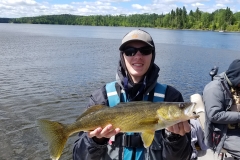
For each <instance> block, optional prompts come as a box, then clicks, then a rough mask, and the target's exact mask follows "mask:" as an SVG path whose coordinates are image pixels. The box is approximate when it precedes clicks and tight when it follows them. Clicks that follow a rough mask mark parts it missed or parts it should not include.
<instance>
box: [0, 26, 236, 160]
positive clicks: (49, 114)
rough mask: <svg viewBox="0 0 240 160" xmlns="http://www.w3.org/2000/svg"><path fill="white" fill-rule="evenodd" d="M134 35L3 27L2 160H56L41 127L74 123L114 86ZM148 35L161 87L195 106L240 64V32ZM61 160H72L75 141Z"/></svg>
mask: <svg viewBox="0 0 240 160" xmlns="http://www.w3.org/2000/svg"><path fill="white" fill-rule="evenodd" d="M132 29H134V28H128V27H92V26H66V25H33V24H0V142H1V145H0V159H1V160H9V159H14V160H43V159H49V153H48V149H47V143H46V142H45V141H44V140H43V139H42V138H41V137H40V135H39V133H38V130H37V128H36V125H35V122H36V119H39V118H48V119H51V120H56V121H60V122H63V123H73V122H74V121H75V119H76V118H77V116H78V115H79V114H81V113H82V112H83V110H84V109H85V106H86V104H87V102H88V97H89V95H90V94H91V92H92V91H93V90H95V89H96V88H99V87H100V86H102V85H103V84H105V83H107V82H111V81H114V80H115V73H116V69H117V68H116V64H117V63H118V60H119V51H118V47H119V45H120V43H121V38H122V37H123V36H124V35H125V34H126V33H127V32H129V31H130V30H132ZM143 29H145V30H146V31H148V32H149V33H150V34H151V35H152V37H153V39H154V41H155V46H156V52H157V54H156V64H157V65H158V66H159V67H160V68H161V71H160V76H159V82H161V83H165V84H169V85H172V86H174V87H175V88H177V89H178V90H179V91H180V92H181V93H182V94H183V96H184V99H185V101H189V97H190V95H192V94H194V93H200V94H201V93H202V90H203V87H204V86H205V85H206V83H208V82H209V81H210V80H211V77H210V76H209V71H210V69H211V68H212V67H213V66H218V67H219V72H222V71H225V70H226V69H227V67H228V66H229V64H230V63H231V62H232V61H233V60H234V59H236V58H240V45H239V44H240V33H226V32H224V33H219V32H211V31H186V30H162V29H151V28H143ZM76 138H77V137H76V136H73V137H71V138H70V139H69V140H68V142H67V145H66V146H65V149H64V152H63V155H62V157H61V158H60V159H61V160H70V159H71V154H72V148H73V142H74V141H75V140H76Z"/></svg>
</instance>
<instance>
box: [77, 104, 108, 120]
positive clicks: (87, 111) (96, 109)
mask: <svg viewBox="0 0 240 160" xmlns="http://www.w3.org/2000/svg"><path fill="white" fill-rule="evenodd" d="M106 107H107V108H108V106H105V105H94V106H91V107H89V108H88V109H87V110H86V111H85V112H83V113H82V114H81V115H80V116H79V117H78V118H77V119H76V121H78V120H79V119H81V118H82V117H84V116H86V115H88V114H90V113H92V112H95V111H98V110H101V109H104V108H106Z"/></svg>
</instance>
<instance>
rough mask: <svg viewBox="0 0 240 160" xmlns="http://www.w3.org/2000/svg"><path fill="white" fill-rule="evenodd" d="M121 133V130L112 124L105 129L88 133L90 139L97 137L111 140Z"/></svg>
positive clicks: (97, 129)
mask: <svg viewBox="0 0 240 160" xmlns="http://www.w3.org/2000/svg"><path fill="white" fill-rule="evenodd" d="M119 132H120V129H119V128H115V129H114V128H113V126H112V125H111V124H109V125H107V126H106V127H104V128H103V129H102V128H101V127H98V128H96V129H95V130H93V131H91V132H88V137H90V138H92V137H96V138H99V139H100V138H111V137H112V136H115V135H116V134H118V133H119Z"/></svg>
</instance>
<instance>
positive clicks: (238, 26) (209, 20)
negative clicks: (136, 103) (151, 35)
mask: <svg viewBox="0 0 240 160" xmlns="http://www.w3.org/2000/svg"><path fill="white" fill-rule="evenodd" d="M6 21H7V22H6ZM1 22H2V23H31V24H64V25H89V26H125V27H150V28H168V29H194V30H198V29H199V30H225V31H240V12H236V13H233V12H232V11H231V9H230V8H228V7H227V8H226V9H219V10H216V11H214V12H212V13H208V12H203V11H200V10H199V8H197V9H196V10H195V11H192V10H191V11H190V12H189V13H187V11H186V8H185V7H183V8H176V9H175V10H171V12H170V13H168V14H160V15H158V14H155V13H153V14H148V13H145V14H132V15H124V14H122V15H89V16H78V15H70V14H62V15H45V16H37V17H22V18H5V19H3V18H0V23H1Z"/></svg>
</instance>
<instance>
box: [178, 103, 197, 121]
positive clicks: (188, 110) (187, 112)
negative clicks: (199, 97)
mask: <svg viewBox="0 0 240 160" xmlns="http://www.w3.org/2000/svg"><path fill="white" fill-rule="evenodd" d="M179 108H182V113H183V115H184V116H185V117H186V118H187V119H197V118H198V117H199V115H198V114H197V108H196V103H195V102H183V103H180V104H179Z"/></svg>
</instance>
